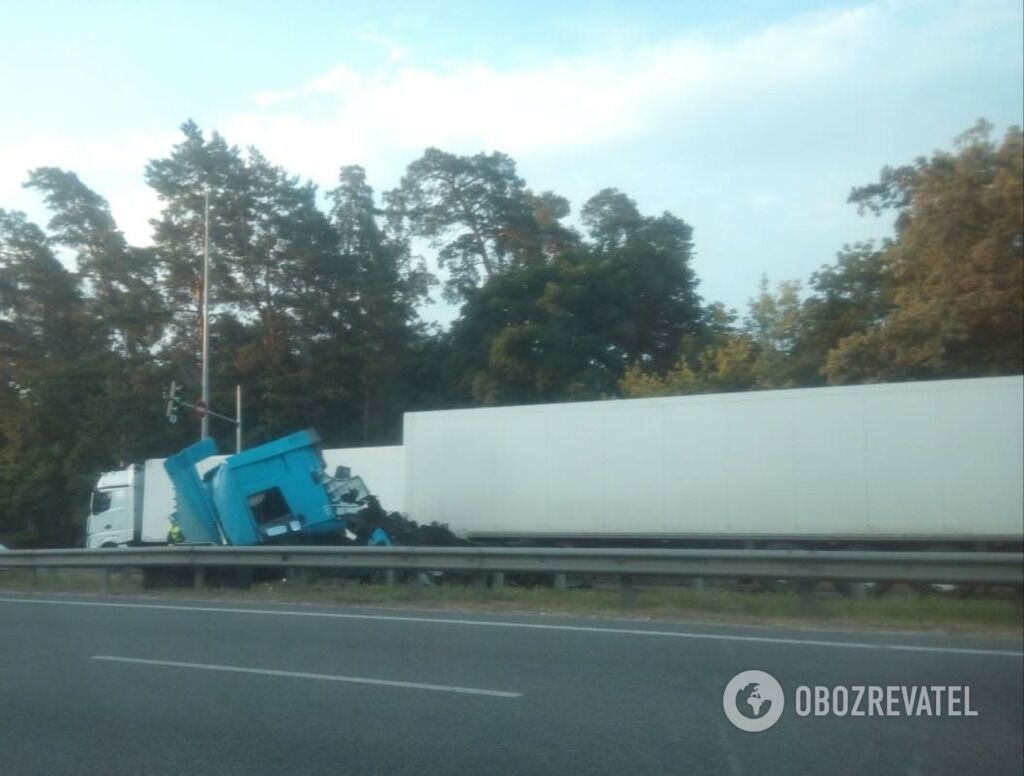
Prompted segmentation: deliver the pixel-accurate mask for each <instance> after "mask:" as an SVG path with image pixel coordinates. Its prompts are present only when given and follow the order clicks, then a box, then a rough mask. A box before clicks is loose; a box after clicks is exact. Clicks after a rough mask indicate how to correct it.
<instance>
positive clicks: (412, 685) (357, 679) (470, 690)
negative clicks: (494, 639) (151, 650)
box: [92, 655, 523, 698]
mask: <svg viewBox="0 0 1024 776" xmlns="http://www.w3.org/2000/svg"><path fill="white" fill-rule="evenodd" d="M92 659H93V660H106V661H109V662H112V663H137V664H139V665H146V666H170V667H171V668H197V669H200V670H203V671H226V672H229V673H234V674H259V675H260V676H284V677H287V678H289V679H320V680H321V681H325V682H347V683H349V684H375V685H380V686H383V687H404V688H407V689H412V690H434V691H435V692H455V693H461V694H462V695H489V696H491V697H492V698H522V697H523V694H522V693H521V692H505V691H504V690H481V689H478V688H476V687H454V686H451V685H447V684H423V683H421V682H399V681H395V680H392V679H368V678H366V677H363V676H335V675H333V674H310V673H306V672H305V671H275V670H272V669H269V668H244V667H242V666H221V665H214V664H211V663H182V662H179V661H177V660H146V659H143V658H139V657H117V656H116V655H93V656H92Z"/></svg>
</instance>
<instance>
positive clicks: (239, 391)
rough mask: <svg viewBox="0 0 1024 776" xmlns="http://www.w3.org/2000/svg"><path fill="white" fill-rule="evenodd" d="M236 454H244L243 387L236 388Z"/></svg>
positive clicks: (237, 386)
mask: <svg viewBox="0 0 1024 776" xmlns="http://www.w3.org/2000/svg"><path fill="white" fill-rule="evenodd" d="M235 452H236V453H240V452H242V386H240V385H236V386H235Z"/></svg>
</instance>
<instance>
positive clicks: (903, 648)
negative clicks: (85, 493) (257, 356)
mask: <svg viewBox="0 0 1024 776" xmlns="http://www.w3.org/2000/svg"><path fill="white" fill-rule="evenodd" d="M0 603H14V604H51V605H55V606H97V607H107V608H112V609H156V610H162V611H176V612H209V613H211V614H249V615H265V616H273V617H319V618H324V619H338V620H369V621H379V622H415V623H425V624H430V625H466V626H476V627H481V628H520V629H523V630H542V631H563V632H569V633H606V634H613V635H619V636H652V637H662V638H676V639H696V640H705V641H732V642H745V643H751V644H789V645H793V646H804V647H826V648H832V649H878V650H887V651H890V652H914V653H935V654H947V655H983V656H986V657H1012V658H1017V659H1020V658H1021V657H1024V651H1021V650H1008V649H976V648H972V647H936V646H928V645H925V644H884V643H871V642H860V641H826V640H824V639H798V638H782V637H778V636H740V635H734V634H729V633H693V632H689V631H663V630H642V629H640V628H608V627H600V626H590V625H555V624H547V623H534V622H499V621H493V620H468V619H456V618H452V617H414V616H411V615H390V614H354V613H351V612H298V611H290V610H286V609H242V608H236V607H226V606H182V605H177V604H140V603H130V604H129V603H114V602H109V601H61V600H56V599H46V598H3V597H0Z"/></svg>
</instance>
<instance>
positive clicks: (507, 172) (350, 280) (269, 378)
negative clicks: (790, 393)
mask: <svg viewBox="0 0 1024 776" xmlns="http://www.w3.org/2000/svg"><path fill="white" fill-rule="evenodd" d="M181 129H182V139H181V141H180V142H179V143H178V144H176V145H175V146H173V148H171V149H170V151H169V153H168V155H167V156H165V157H163V158H159V159H154V160H152V161H151V162H150V163H149V164H148V165H147V166H146V170H145V176H146V180H147V182H148V183H149V185H150V186H151V187H152V188H153V190H154V191H155V192H156V193H157V195H158V197H159V199H160V202H161V212H160V215H159V217H158V218H157V219H155V220H154V221H153V222H152V225H153V245H152V247H148V248H139V247H136V246H132V245H129V244H128V242H127V241H126V239H125V237H124V235H123V234H122V232H121V231H120V230H119V229H118V227H117V224H116V222H115V220H114V218H113V215H112V214H111V212H110V208H109V206H108V204H107V202H106V200H104V199H103V197H101V196H100V195H99V194H97V193H95V192H93V191H92V190H91V189H90V188H89V187H88V186H87V185H86V184H85V183H84V182H82V181H81V180H80V179H79V178H78V177H77V176H76V175H75V174H74V173H73V172H70V171H66V170H61V169H57V168H52V167H43V168H39V169H37V170H33V171H32V172H30V174H29V176H28V181H27V183H26V184H25V185H26V186H27V187H29V188H31V189H32V190H34V191H36V192H38V193H39V195H40V196H41V197H42V200H43V202H44V204H45V205H46V207H47V208H48V210H49V212H50V215H51V217H50V219H49V221H48V223H47V224H46V228H45V229H44V228H41V227H40V226H37V225H35V224H33V223H31V222H29V221H28V220H27V218H26V217H25V216H24V215H23V214H21V213H14V212H8V211H4V210H0V540H2V541H4V542H5V543H7V544H10V545H14V546H43V545H46V546H69V545H72V544H74V543H75V542H76V541H78V540H80V537H81V535H82V528H83V525H82V523H83V520H84V517H85V508H86V505H87V503H88V494H89V490H90V488H91V486H92V484H93V483H94V482H95V478H96V476H97V474H98V473H99V472H100V471H104V470H110V469H113V468H115V467H120V466H123V465H126V464H127V463H128V462H132V461H140V460H142V459H145V458H151V457H158V456H163V455H167V454H168V453H169V452H171V451H173V450H176V449H180V448H181V447H183V446H184V445H185V444H187V443H189V442H191V441H193V440H194V439H195V436H196V428H195V426H196V424H195V423H192V422H187V419H186V422H183V423H180V424H178V425H170V424H168V423H166V421H165V420H164V418H163V406H162V402H161V401H160V392H161V390H162V389H163V388H164V387H165V386H166V385H167V383H169V382H170V380H171V379H175V380H177V381H178V382H179V383H184V384H185V386H186V394H188V393H190V392H194V393H193V396H192V397H189V398H194V397H197V396H198V393H199V379H200V378H199V374H200V342H201V331H200V328H199V327H200V321H201V316H200V299H201V290H202V266H203V262H202V256H203V244H204V210H205V199H206V197H207V196H208V198H209V205H210V211H209V216H210V217H209V246H210V263H211V295H210V302H211V311H212V315H211V328H210V345H211V351H212V363H213V365H214V368H213V370H212V386H211V398H212V402H211V403H212V405H213V407H214V409H217V410H220V411H222V412H224V413H225V414H231V412H232V410H231V408H232V407H233V402H234V389H235V385H236V384H240V385H242V386H244V391H245V419H246V440H245V442H246V444H247V445H251V444H254V443H258V442H261V441H265V440H267V439H271V438H274V437H277V436H280V435H282V434H284V433H288V432H291V431H294V430H296V429H297V428H301V427H310V426H311V427H314V428H316V429H317V430H318V431H320V433H321V435H322V436H323V437H324V439H325V440H326V441H327V443H328V444H329V445H330V446H341V445H358V444H381V443H395V442H398V441H400V434H401V422H402V413H403V412H404V411H407V410H416V409H439V408H448V407H457V406H467V405H475V404H508V403H530V402H553V401H565V400H572V399H598V398H603V397H606V396H610V395H615V394H616V393H619V394H621V395H625V396H662V395H671V394H685V393H707V392H723V391H743V390H750V389H765V388H787V387H797V386H810V385H821V384H824V382H825V381H826V379H827V380H829V381H831V382H849V381H874V380H883V379H914V378H919V377H944V376H967V375H983V374H1005V373H1013V372H1020V371H1021V366H1022V365H1021V351H1022V345H1024V343H1022V338H1021V330H1022V306H1024V305H1022V285H1024V273H1022V266H1024V264H1022V250H1024V228H1022V221H1024V202H1022V177H1024V161H1022V149H1024V142H1022V136H1021V132H1020V130H1018V129H1011V130H1010V131H1009V132H1008V133H1007V134H1006V136H1005V137H1004V139H1003V140H1002V142H1001V143H1000V144H996V143H995V142H993V141H992V140H990V137H989V135H990V130H991V127H989V126H988V125H987V124H984V123H979V124H978V126H976V127H974V128H973V129H972V130H970V131H969V132H967V133H965V134H964V135H963V136H962V137H961V138H960V139H959V140H958V141H957V146H956V149H955V152H953V153H936V154H933V156H932V157H931V158H921V159H918V160H916V161H915V162H914V163H913V164H911V165H907V166H904V167H899V168H885V169H884V170H883V171H882V173H881V176H880V178H879V180H878V182H877V183H874V184H871V185H868V186H864V187H861V188H858V189H854V190H853V192H852V193H851V195H850V201H851V202H852V203H854V204H855V205H857V206H858V208H859V209H861V210H862V211H863V212H875V213H881V212H885V211H895V212H896V214H897V217H896V232H895V235H894V237H893V239H891V240H889V241H886V242H884V243H883V244H881V245H875V244H872V243H858V244H855V245H853V246H845V247H844V248H843V250H842V251H841V252H840V253H839V254H838V256H837V257H836V260H835V262H834V263H832V264H828V265H825V266H823V267H822V268H821V269H820V270H819V271H817V272H815V273H814V274H812V276H811V277H810V279H809V281H808V282H807V283H806V284H801V283H798V282H796V281H783V282H781V283H778V284H777V285H775V286H774V287H772V286H771V285H770V284H769V282H768V280H767V278H765V279H763V280H762V283H761V286H760V288H759V289H758V292H757V294H756V295H755V296H754V297H753V298H752V299H751V300H750V301H749V304H748V307H747V310H746V312H745V315H744V316H743V318H742V320H739V318H738V316H737V314H736V313H735V312H734V311H731V310H726V309H725V308H723V307H722V305H720V304H710V305H706V306H705V305H704V304H703V303H702V300H701V298H700V296H699V295H698V294H697V278H696V275H695V274H694V272H693V268H692V259H693V230H692V228H691V227H690V225H689V224H687V223H686V222H685V221H683V220H682V219H680V218H678V217H676V216H675V215H673V214H671V213H667V212H666V213H662V214H660V215H655V216H649V215H645V214H643V213H641V212H640V210H639V208H638V207H637V204H636V203H635V202H634V201H633V200H632V199H630V198H629V197H628V196H627V195H626V194H624V193H622V192H620V191H618V190H616V189H612V188H608V189H604V190H602V191H600V192H598V193H597V194H596V195H595V196H594V197H592V198H591V199H590V200H589V201H587V202H586V203H584V204H583V206H582V208H581V209H580V211H579V222H580V226H581V230H582V231H577V230H576V229H575V228H573V227H571V226H568V225H567V224H566V221H567V220H568V218H569V216H570V204H569V202H568V201H567V200H566V199H565V198H563V197H561V196H559V195H557V194H555V193H553V192H549V191H548V192H541V193H536V192H534V191H532V190H531V189H530V188H529V187H528V186H527V184H526V181H524V180H523V179H522V178H521V177H519V175H518V174H517V171H516V165H515V162H514V161H513V160H512V159H511V158H510V157H508V156H506V155H504V154H501V153H497V152H495V153H490V154H484V153H480V154H476V155H474V156H458V155H455V154H451V153H447V152H444V151H440V150H438V149H434V148H431V149H428V150H427V151H426V152H424V154H423V156H422V157H420V158H419V159H417V160H416V161H414V162H413V163H412V164H410V165H409V167H408V169H407V171H406V174H405V176H404V177H403V178H402V181H401V184H400V186H399V187H398V188H396V189H395V190H393V191H390V192H387V193H386V194H385V195H384V196H383V197H382V198H381V202H380V203H378V199H377V197H376V196H375V194H374V191H373V189H372V188H371V187H370V185H369V184H368V182H367V176H366V172H365V171H364V170H363V169H362V168H361V167H358V166H349V167H344V168H342V169H341V170H340V171H339V174H338V184H337V186H336V187H335V188H333V189H331V190H330V191H328V192H326V193H325V194H324V195H323V196H321V195H320V194H319V193H318V192H317V190H316V188H315V187H314V186H313V185H312V184H311V183H309V182H303V181H301V180H299V179H298V178H295V177H294V176H291V175H289V174H288V173H287V172H286V171H285V170H283V169H281V168H280V167H277V166H275V165H273V164H272V163H271V162H270V161H269V160H267V159H266V158H265V157H263V156H262V155H261V154H260V153H259V151H258V150H256V149H247V150H246V151H244V152H243V151H241V150H239V149H238V148H236V147H234V146H232V145H230V144H229V143H228V142H227V141H226V140H225V139H224V138H223V137H221V136H220V135H218V134H217V133H212V134H210V135H209V136H207V135H205V134H204V133H203V131H202V130H201V129H200V128H199V127H198V126H197V125H196V124H195V123H194V122H191V121H190V122H187V123H185V124H184V125H183V126H182V128H181ZM427 243H429V244H430V245H432V246H433V248H434V249H435V250H436V259H437V262H438V264H439V265H440V267H441V269H442V270H443V271H444V272H445V273H446V278H445V284H444V286H443V292H444V294H445V296H446V298H448V299H449V300H451V301H453V302H456V303H458V304H459V305H460V309H459V315H458V318H457V320H456V321H455V322H454V324H453V325H452V326H451V328H450V329H449V330H441V329H440V328H439V327H437V326H436V325H433V326H428V325H426V324H424V323H423V321H422V320H421V319H420V318H419V309H420V308H421V306H422V305H423V304H424V303H425V302H426V301H427V300H428V294H429V292H430V290H431V288H432V287H433V286H434V285H435V284H436V280H435V279H434V277H433V276H432V275H431V274H430V273H429V272H428V271H427V267H426V263H425V262H424V260H423V259H422V258H421V257H419V256H417V255H415V253H414V249H413V246H416V247H417V248H419V247H421V246H422V245H424V244H427ZM211 431H212V432H213V434H214V435H215V436H216V437H217V439H218V442H219V443H220V445H221V447H222V449H232V448H233V429H232V428H230V427H228V426H227V425H225V424H219V423H216V422H215V423H212V424H211ZM385 506H386V505H385Z"/></svg>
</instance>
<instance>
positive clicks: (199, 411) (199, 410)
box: [195, 399, 207, 418]
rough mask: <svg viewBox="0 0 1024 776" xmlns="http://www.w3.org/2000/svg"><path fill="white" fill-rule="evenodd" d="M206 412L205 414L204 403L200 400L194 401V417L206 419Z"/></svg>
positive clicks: (205, 407)
mask: <svg viewBox="0 0 1024 776" xmlns="http://www.w3.org/2000/svg"><path fill="white" fill-rule="evenodd" d="M206 412H207V406H206V402H205V401H203V400H202V399H196V405H195V413H196V415H198V416H199V417H201V418H205V417H206Z"/></svg>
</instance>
